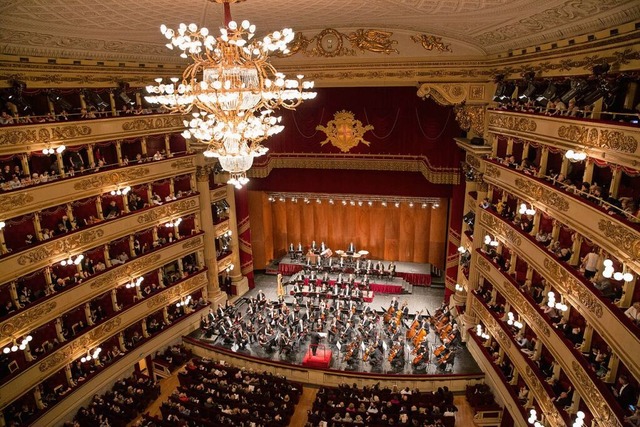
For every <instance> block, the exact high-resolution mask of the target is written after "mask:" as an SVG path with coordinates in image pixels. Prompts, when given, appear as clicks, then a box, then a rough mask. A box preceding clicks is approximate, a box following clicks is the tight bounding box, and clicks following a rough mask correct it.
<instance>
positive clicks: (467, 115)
mask: <svg viewBox="0 0 640 427" xmlns="http://www.w3.org/2000/svg"><path fill="white" fill-rule="evenodd" d="M453 111H454V113H455V114H456V121H457V122H458V124H459V125H460V129H462V130H464V131H469V130H471V131H473V133H475V134H476V135H478V136H483V135H484V106H482V105H466V104H465V103H464V102H463V103H462V104H461V105H456V106H455V107H454V108H453Z"/></svg>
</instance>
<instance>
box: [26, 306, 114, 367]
mask: <svg viewBox="0 0 640 427" xmlns="http://www.w3.org/2000/svg"><path fill="white" fill-rule="evenodd" d="M121 323H122V318H121V317H120V316H117V317H114V318H111V319H109V320H107V321H106V322H105V323H102V324H100V325H98V326H96V327H95V328H94V329H92V330H90V331H89V332H87V333H86V334H83V335H81V336H80V337H79V338H76V339H74V340H73V341H71V342H70V343H69V344H67V345H66V346H64V347H62V348H61V349H60V350H58V351H56V352H55V353H53V354H52V355H51V356H49V357H47V358H46V359H44V360H43V361H42V363H40V365H39V366H38V369H39V370H40V372H43V373H44V372H47V371H48V370H50V369H52V368H56V367H59V366H60V365H61V364H67V363H71V361H72V360H73V358H74V357H77V356H78V355H79V354H82V353H84V352H86V351H87V349H88V348H89V347H92V346H95V345H97V344H99V343H101V342H102V341H104V340H105V339H107V338H109V337H110V336H111V335H113V333H114V331H116V330H117V328H118V327H119V326H120V324H121Z"/></svg>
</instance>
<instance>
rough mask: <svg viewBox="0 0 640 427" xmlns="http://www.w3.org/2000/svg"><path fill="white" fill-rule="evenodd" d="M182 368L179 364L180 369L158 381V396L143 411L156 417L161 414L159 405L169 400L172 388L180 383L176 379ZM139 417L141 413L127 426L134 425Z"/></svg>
mask: <svg viewBox="0 0 640 427" xmlns="http://www.w3.org/2000/svg"><path fill="white" fill-rule="evenodd" d="M183 368H184V366H181V367H180V369H177V370H176V371H175V372H174V373H173V374H172V375H171V376H169V377H167V378H163V379H161V380H160V381H159V382H158V383H159V384H160V396H158V398H157V399H156V400H155V401H154V402H152V403H151V404H150V405H149V406H147V409H146V411H145V413H147V412H148V413H149V415H151V416H152V417H153V416H156V415H157V416H158V417H161V416H162V414H161V413H160V406H161V405H162V402H165V401H167V400H169V396H170V395H171V393H173V392H174V390H176V389H177V388H178V386H179V385H180V380H178V372H180V370H182V369H183ZM141 419H142V415H140V416H139V417H137V418H136V419H135V420H133V421H132V422H130V423H129V424H128V426H133V425H135V424H136V423H137V422H138V421H140V420H141Z"/></svg>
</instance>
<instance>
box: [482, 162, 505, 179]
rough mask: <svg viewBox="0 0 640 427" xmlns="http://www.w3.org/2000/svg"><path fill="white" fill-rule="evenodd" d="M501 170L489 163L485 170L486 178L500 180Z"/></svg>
mask: <svg viewBox="0 0 640 427" xmlns="http://www.w3.org/2000/svg"><path fill="white" fill-rule="evenodd" d="M500 174H501V172H500V168H499V167H498V166H496V165H494V164H492V163H487V164H486V165H485V168H484V176H486V177H489V178H500Z"/></svg>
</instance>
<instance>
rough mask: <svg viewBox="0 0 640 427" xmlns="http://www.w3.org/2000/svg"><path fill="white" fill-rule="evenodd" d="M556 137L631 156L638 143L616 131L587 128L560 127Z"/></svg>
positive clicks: (574, 126)
mask: <svg viewBox="0 0 640 427" xmlns="http://www.w3.org/2000/svg"><path fill="white" fill-rule="evenodd" d="M558 136H559V137H560V138H563V139H567V140H569V141H571V142H575V143H577V144H581V145H586V146H589V147H597V148H602V149H610V150H616V151H621V152H623V153H630V154H633V153H635V152H636V150H637V149H638V141H637V140H636V139H635V138H634V137H633V136H631V135H625V134H624V132H621V131H618V130H607V129H599V130H598V129H597V128H589V127H587V126H576V125H569V126H560V128H558Z"/></svg>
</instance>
